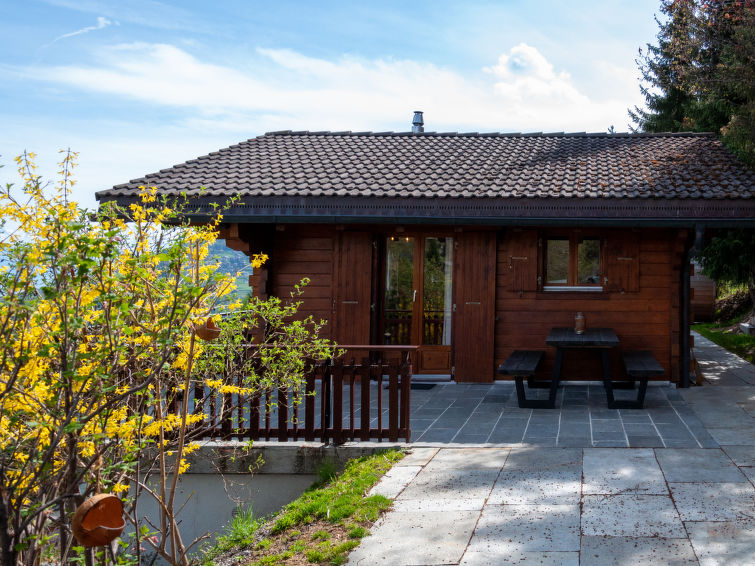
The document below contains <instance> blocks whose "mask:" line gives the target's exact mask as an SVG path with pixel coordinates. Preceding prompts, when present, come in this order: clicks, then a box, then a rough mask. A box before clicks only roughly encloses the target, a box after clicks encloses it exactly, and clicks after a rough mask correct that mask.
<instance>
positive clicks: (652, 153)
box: [97, 131, 755, 200]
mask: <svg viewBox="0 0 755 566" xmlns="http://www.w3.org/2000/svg"><path fill="white" fill-rule="evenodd" d="M139 185H155V186H157V187H158V189H159V190H160V192H162V193H165V194H176V193H180V192H182V191H186V192H187V193H188V194H189V195H198V194H199V188H200V187H205V188H206V191H205V192H204V196H206V197H221V198H222V197H227V196H230V195H236V194H240V195H241V196H242V197H320V196H322V197H348V196H351V197H414V198H422V199H448V198H463V199H468V198H472V199H480V198H483V199H484V198H498V199H500V198H533V197H540V198H542V197H546V198H564V197H566V198H590V199H594V198H598V199H602V198H619V199H635V198H641V199H648V198H651V199H652V198H663V199H700V198H706V199H710V198H713V199H751V198H753V197H755V173H754V172H753V171H751V170H749V169H747V168H746V167H745V166H744V165H742V164H741V163H740V162H739V161H738V160H737V159H736V158H735V157H734V156H733V155H732V154H731V153H730V152H729V151H728V150H727V149H726V148H725V147H724V146H723V145H722V144H721V143H720V142H719V141H718V140H717V139H716V138H715V136H714V135H712V134H582V133H580V134H562V133H558V134H455V133H448V134H444V133H438V134H435V133H423V134H412V133H393V132H385V133H375V132H359V133H352V132H291V131H285V132H273V133H268V134H265V135H264V136H260V137H257V138H253V139H250V140H247V141H244V142H241V143H239V144H237V145H233V146H231V147H228V148H225V149H221V150H220V151H217V152H213V153H211V154H209V155H205V156H203V157H199V158H197V159H192V160H190V161H187V162H186V163H182V164H180V165H176V166H174V167H171V168H169V169H163V170H161V171H160V172H158V173H153V174H151V175H146V176H145V177H142V178H141V179H134V180H132V181H130V182H129V183H125V184H122V185H116V186H115V187H113V188H112V189H110V190H105V191H101V192H99V193H97V197H98V199H111V198H118V197H132V196H134V195H135V194H136V193H137V192H138V187H139ZM219 200H220V198H219Z"/></svg>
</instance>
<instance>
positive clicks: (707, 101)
mask: <svg viewBox="0 0 755 566" xmlns="http://www.w3.org/2000/svg"><path fill="white" fill-rule="evenodd" d="M660 10H661V14H662V15H663V16H664V20H663V21H661V20H659V19H658V18H656V21H657V22H658V25H659V28H660V30H659V33H658V35H657V38H658V44H657V45H651V44H648V45H647V48H646V50H645V51H644V52H643V51H642V50H640V58H639V59H638V61H637V63H638V66H639V68H640V71H641V73H642V79H643V84H641V85H640V90H641V91H642V93H643V95H644V97H645V103H646V106H647V108H646V109H643V108H638V107H635V108H634V110H630V111H629V115H630V117H631V118H632V121H633V122H634V123H635V124H636V126H637V130H639V131H645V132H660V131H672V132H676V131H697V132H701V131H713V132H716V133H718V134H720V135H721V136H722V139H723V141H724V143H726V144H727V145H728V146H729V147H730V148H731V149H732V150H733V151H734V152H735V153H736V154H737V155H738V156H739V157H740V158H741V159H742V160H743V161H744V162H745V163H747V164H749V165H751V166H752V165H755V0H705V1H703V0H662V2H661V7H660Z"/></svg>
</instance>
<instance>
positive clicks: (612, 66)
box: [0, 0, 659, 207]
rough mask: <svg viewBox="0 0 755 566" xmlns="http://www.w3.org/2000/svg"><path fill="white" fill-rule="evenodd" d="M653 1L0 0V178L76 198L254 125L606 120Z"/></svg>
mask: <svg viewBox="0 0 755 566" xmlns="http://www.w3.org/2000/svg"><path fill="white" fill-rule="evenodd" d="M658 4H659V2H658V0H652V1H651V0H603V1H599V0H596V1H586V0H585V1H579V0H573V1H569V2H567V1H548V0H541V1H537V2H535V1H526V0H520V1H506V0H501V1H498V2H477V1H465V2H444V1H426V2H422V1H416V2H409V1H406V0H405V1H384V0H381V1H377V0H375V1H371V2H367V1H358V0H352V1H344V2H329V1H326V0H320V1H309V2H305V1H299V2H296V1H285V0H267V1H265V2H260V1H252V0H249V1H243V0H236V1H224V0H215V1H213V2H208V1H206V0H204V1H181V2H179V1H174V2H168V1H165V2H160V1H156V0H119V1H112V2H106V1H102V0H44V1H42V0H23V1H21V0H3V1H2V2H1V3H0V124H2V129H1V130H0V131H2V135H0V164H3V165H5V167H4V168H3V169H0V181H2V182H8V181H15V174H14V167H13V161H12V158H13V156H15V155H17V154H19V153H20V152H22V151H23V150H24V149H26V150H30V151H34V152H35V153H38V154H39V158H38V162H39V165H40V171H41V173H42V174H43V175H45V176H47V177H51V176H54V172H55V170H56V167H55V162H56V161H57V160H58V155H57V151H58V150H59V149H61V148H67V147H70V148H72V149H73V150H75V151H78V152H79V154H80V155H79V164H80V165H79V168H78V170H77V173H76V176H77V178H78V185H77V187H76V189H75V198H76V199H77V200H79V202H81V203H82V204H84V205H85V206H90V207H91V206H94V204H95V200H94V191H96V190H100V189H105V188H109V187H111V186H112V185H114V184H117V183H121V182H125V181H128V180H129V179H131V178H134V177H139V176H142V175H144V174H146V173H150V172H153V171H157V170H159V169H161V168H165V167H169V166H171V165H173V164H175V163H179V162H182V161H185V160H187V159H192V158H194V157H197V156H199V155H203V154H206V153H209V152H210V151H214V150H216V149H219V148H221V147H225V146H228V145H231V144H233V143H237V142H239V141H242V140H245V139H248V138H251V137H254V136H257V135H260V134H263V133H264V132H266V131H272V130H281V129H291V130H352V131H364V130H372V131H387V130H393V131H406V130H408V129H409V128H410V122H411V118H412V112H413V111H414V110H423V111H424V112H425V123H426V130H427V131H461V132H467V131H481V132H491V131H501V132H515V131H516V132H519V131H521V132H531V131H545V132H552V131H572V132H573V131H606V129H607V128H608V127H609V126H611V125H613V126H615V128H616V130H617V131H626V130H627V128H628V122H629V120H628V117H627V112H626V111H627V108H629V107H632V106H634V105H635V104H640V103H641V102H642V98H641V96H640V93H639V88H638V80H639V72H638V70H637V67H636V64H635V59H636V57H637V50H638V48H640V47H644V45H645V44H646V43H648V42H651V43H652V42H654V40H655V34H656V33H657V25H656V23H655V21H654V19H653V16H654V14H655V13H657V11H658Z"/></svg>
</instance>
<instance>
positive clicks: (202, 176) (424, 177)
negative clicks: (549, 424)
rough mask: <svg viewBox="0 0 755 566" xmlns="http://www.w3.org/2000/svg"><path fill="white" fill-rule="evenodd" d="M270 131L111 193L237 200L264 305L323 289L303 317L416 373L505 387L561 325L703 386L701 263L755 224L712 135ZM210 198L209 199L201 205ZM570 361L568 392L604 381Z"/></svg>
mask: <svg viewBox="0 0 755 566" xmlns="http://www.w3.org/2000/svg"><path fill="white" fill-rule="evenodd" d="M415 130H417V131H415V132H407V133H393V132H386V133H373V132H360V133H352V132H292V131H283V132H273V133H268V134H265V135H263V136H260V137H257V138H253V139H250V140H247V141H244V142H242V143H240V144H238V145H234V146H232V147H229V148H225V149H222V150H220V151H218V152H215V153H211V154H210V155H206V156H203V157H200V158H197V159H193V160H191V161H187V162H186V163H183V164H180V165H176V166H174V167H171V168H169V169H164V170H162V171H160V172H159V173H155V174H152V175H147V176H145V177H143V178H141V179H135V180H133V181H131V182H129V183H126V184H123V185H118V186H116V187H113V188H112V189H110V190H105V191H102V192H99V193H98V194H97V198H98V199H99V200H100V201H101V202H102V201H107V200H113V199H115V200H117V201H119V202H121V203H124V204H127V203H130V202H133V201H134V200H136V198H137V194H138V192H139V189H138V187H139V186H140V185H155V186H157V187H158V189H159V191H160V192H161V193H164V194H168V195H171V194H178V193H180V192H186V193H188V195H189V196H191V197H192V198H193V199H194V200H193V202H194V203H195V205H196V206H195V208H192V210H193V214H194V216H193V218H194V219H196V220H197V221H201V220H202V219H203V218H206V217H207V216H208V215H211V214H212V213H213V208H212V203H215V202H224V201H225V200H226V199H228V198H229V197H232V196H237V195H238V196H239V197H240V200H239V201H238V202H237V203H236V204H233V205H232V206H231V207H230V209H229V210H228V211H227V212H225V214H224V221H225V222H226V224H225V225H224V227H223V234H222V237H224V238H225V240H226V243H227V245H229V246H230V247H232V248H234V249H237V250H242V251H244V252H246V253H248V254H251V253H259V252H265V253H267V254H269V256H270V261H269V262H268V263H267V264H266V265H265V266H264V267H263V268H262V269H259V270H257V271H256V272H255V273H254V275H253V276H252V277H251V284H252V287H253V290H254V291H253V292H254V294H255V295H258V296H266V295H278V296H287V294H288V293H289V291H290V290H291V288H292V286H293V285H294V284H295V283H297V282H299V280H300V279H301V278H302V277H305V276H306V277H309V278H310V279H311V283H310V285H309V286H308V287H307V288H306V290H305V292H304V294H303V307H302V310H303V311H304V312H305V313H307V314H313V315H314V316H315V317H317V318H322V319H326V320H327V321H328V325H327V332H328V333H329V334H330V337H331V338H333V339H334V340H336V341H337V342H338V343H341V344H356V345H391V344H393V345H416V346H418V349H417V351H416V353H415V354H414V355H415V358H414V360H413V369H414V374H415V375H423V374H424V375H429V376H434V377H435V378H441V377H450V378H451V379H454V380H456V381H459V382H490V381H493V380H494V379H500V378H503V376H501V375H498V374H497V372H496V368H497V367H498V365H499V364H501V362H502V361H503V360H504V359H506V358H507V356H509V355H510V354H511V352H512V351H514V350H516V349H527V350H542V351H544V352H545V358H544V362H543V363H542V364H541V365H540V369H539V372H540V373H542V374H543V376H547V375H549V373H550V372H551V370H552V367H553V363H554V358H555V353H554V351H553V348H549V347H548V346H547V345H546V344H545V339H546V336H547V335H548V333H549V331H550V330H551V328H553V327H569V326H573V325H574V319H575V313H577V312H582V313H584V316H585V318H586V322H587V326H588V327H605V328H612V329H613V330H614V331H615V333H616V335H617V336H618V338H619V340H620V344H621V348H620V349H617V350H616V351H615V352H612V353H611V366H612V372H613V375H614V376H616V378H617V379H620V378H621V377H622V375H623V371H624V370H623V367H622V364H621V363H620V358H619V354H620V350H623V349H639V350H650V351H652V353H653V356H654V357H655V358H656V359H657V360H658V361H659V362H660V364H661V365H662V366H663V368H664V370H665V375H664V376H663V377H660V378H659V379H663V380H671V381H673V382H676V383H678V384H679V385H681V386H685V385H687V384H688V383H689V367H690V340H689V324H690V322H691V320H690V306H689V305H690V298H691V297H690V286H689V282H690V256H691V254H692V253H693V251H694V247H695V246H699V245H700V243H701V239H702V238H703V236H704V235H705V232H706V231H708V232H709V231H712V230H715V229H718V228H725V227H731V226H755V174H754V173H753V172H752V171H751V170H749V169H747V168H746V167H745V166H743V165H742V164H741V163H740V162H738V161H737V160H736V158H735V157H734V156H733V155H732V154H731V153H730V152H729V151H728V150H727V149H726V148H725V147H724V146H723V145H722V144H721V143H720V142H719V141H717V139H716V137H715V136H714V135H710V134H584V133H579V134H562V133H556V134H476V133H471V134H458V133H425V132H422V131H420V130H421V128H419V127H417V128H415ZM200 187H205V188H206V189H205V190H204V191H203V192H201V193H200V190H199V189H200ZM600 372H601V366H600V360H599V359H598V358H597V357H592V356H587V355H578V353H574V355H571V357H569V356H567V359H566V360H565V362H564V367H563V377H562V379H568V380H581V379H599V378H600V374H601V373H600Z"/></svg>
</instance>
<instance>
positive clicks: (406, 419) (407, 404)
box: [400, 352, 412, 442]
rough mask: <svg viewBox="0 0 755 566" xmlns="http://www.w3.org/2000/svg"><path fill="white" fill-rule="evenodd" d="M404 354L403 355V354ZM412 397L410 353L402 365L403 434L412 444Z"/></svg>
mask: <svg viewBox="0 0 755 566" xmlns="http://www.w3.org/2000/svg"><path fill="white" fill-rule="evenodd" d="M402 354H403V353H402ZM411 395H412V362H411V357H409V353H408V352H407V353H406V360H405V361H404V363H403V364H401V419H400V422H401V432H402V433H403V435H404V438H405V439H406V442H410V440H411V436H412V430H411V423H410V416H411V415H410V412H411V406H412V404H411Z"/></svg>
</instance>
